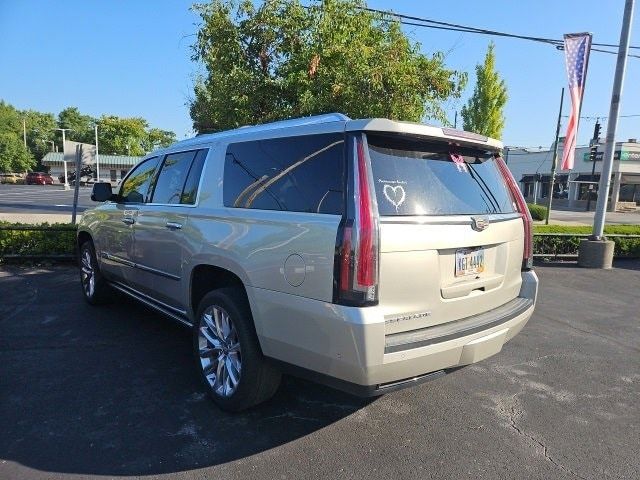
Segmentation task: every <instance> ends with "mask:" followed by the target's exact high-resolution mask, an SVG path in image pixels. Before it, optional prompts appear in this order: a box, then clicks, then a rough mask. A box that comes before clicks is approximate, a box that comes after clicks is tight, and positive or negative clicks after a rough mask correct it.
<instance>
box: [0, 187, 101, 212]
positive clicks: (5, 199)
mask: <svg viewBox="0 0 640 480" xmlns="http://www.w3.org/2000/svg"><path fill="white" fill-rule="evenodd" d="M73 193H74V192H73V187H71V190H64V189H63V188H62V185H0V213H23V214H24V213H27V214H29V213H31V214H34V213H48V214H52V213H57V214H61V213H71V211H72V210H73ZM78 193H79V195H78V212H83V211H84V210H86V209H87V208H89V207H92V206H94V205H95V204H94V203H93V202H92V201H91V198H90V196H91V188H90V187H80V189H79V191H78Z"/></svg>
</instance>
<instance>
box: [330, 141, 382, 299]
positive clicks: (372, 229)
mask: <svg viewBox="0 0 640 480" xmlns="http://www.w3.org/2000/svg"><path fill="white" fill-rule="evenodd" d="M353 147H354V148H353V149H352V160H351V165H350V169H349V170H350V175H349V178H350V179H351V180H350V184H349V185H348V191H349V193H350V195H349V197H350V201H349V205H348V208H347V211H348V212H349V213H348V214H347V215H346V216H345V218H344V219H343V221H342V223H341V227H340V231H339V232H338V242H337V246H336V261H335V268H334V271H335V277H336V278H335V282H334V285H335V287H334V302H335V303H339V304H342V305H351V306H368V305H375V304H377V302H378V263H379V262H378V256H379V253H378V236H379V235H378V214H377V212H378V206H377V203H376V199H375V192H374V190H373V186H372V179H371V172H370V167H369V162H368V159H367V155H366V143H365V140H364V138H363V137H357V138H355V139H354V144H353Z"/></svg>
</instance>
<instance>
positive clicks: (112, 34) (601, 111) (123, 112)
mask: <svg viewBox="0 0 640 480" xmlns="http://www.w3.org/2000/svg"><path fill="white" fill-rule="evenodd" d="M192 3H194V2H193V0H147V1H143V0H129V1H123V0H122V1H116V0H110V1H107V0H102V1H97V0H56V1H53V0H0V65H1V67H0V99H2V100H4V101H5V102H8V103H10V104H12V105H14V106H15V107H17V108H19V109H34V110H38V111H44V112H52V113H54V114H57V113H58V112H59V111H61V110H62V109H64V108H66V107H68V106H76V107H78V108H79V109H80V111H81V112H83V113H86V114H89V115H92V116H96V117H97V116H100V115H102V114H115V115H119V116H141V117H144V118H146V119H147V120H148V121H149V123H150V125H151V126H153V127H158V128H162V129H168V130H173V131H175V132H176V133H177V135H178V138H179V139H181V138H185V137H188V136H192V135H193V131H192V124H191V119H190V117H189V110H188V102H189V99H190V98H191V96H192V92H193V79H194V75H196V73H197V72H199V71H200V70H201V67H200V66H199V65H197V64H196V63H194V62H192V61H191V59H190V57H191V51H190V47H191V45H192V44H193V42H194V39H195V38H194V35H195V33H196V31H197V24H198V17H197V16H196V15H195V14H194V13H193V12H191V11H190V9H189V7H190V6H191V4H192ZM304 3H308V2H304ZM368 5H369V6H370V7H371V8H376V9H381V10H394V11H395V12H397V13H402V14H407V15H413V16H419V17H427V18H430V19H433V20H439V21H444V22H451V23H459V24H464V25H469V26H474V27H481V28H487V29H492V30H500V31H506V32H510V33H518V34H524V35H531V36H540V37H550V38H558V39H560V38H562V35H563V34H564V33H573V32H584V31H588V32H592V33H593V35H594V37H593V38H594V42H598V43H612V44H617V43H618V42H619V38H620V26H621V21H622V12H623V7H624V1H623V0H599V1H593V0H580V1H578V0H563V1H558V0H553V1H550V0H535V1H527V2H525V1H513V0H493V1H479V0H457V1H455V2H449V1H410V0H394V1H391V0H369V2H368ZM639 15H640V14H638V11H637V9H636V12H635V13H634V22H636V23H637V21H638V20H639ZM634 26H635V28H634V29H632V36H631V45H637V46H640V25H637V24H636V25H634ZM404 29H405V32H406V33H407V34H408V35H409V37H410V38H411V39H412V40H413V41H415V42H419V43H420V45H421V50H422V52H423V53H425V54H427V55H431V54H433V53H434V52H437V51H440V52H443V53H444V54H445V56H446V60H445V63H446V65H447V66H448V67H449V68H453V69H457V70H461V71H467V72H469V85H468V86H467V89H466V91H465V93H464V95H463V97H462V98H460V99H456V100H451V101H448V102H447V103H446V105H445V107H446V111H447V114H448V116H449V119H450V120H451V121H452V122H453V119H454V114H455V112H456V111H459V110H460V109H461V108H462V105H464V103H465V102H466V100H467V98H468V97H469V95H471V93H472V91H473V86H474V83H475V65H476V64H477V63H480V62H481V61H482V60H483V58H484V54H485V52H486V49H487V45H488V43H489V41H490V40H491V39H493V41H494V42H495V44H496V65H497V69H498V71H499V73H500V75H501V76H502V78H504V80H505V82H506V84H507V88H508V94H509V101H508V103H507V106H506V108H505V117H506V126H505V130H504V135H503V140H504V142H505V143H506V144H507V145H511V146H522V147H537V146H543V147H548V146H549V145H551V143H552V142H553V139H554V135H555V128H556V120H557V115H558V107H559V102H560V91H561V89H562V87H564V86H565V85H566V70H565V65H564V57H563V52H560V51H558V50H556V49H555V48H553V47H552V46H548V45H544V44H540V43H534V42H529V41H523V40H517V39H505V38H500V37H487V36H484V35H475V34H470V33H460V32H449V31H442V30H432V29H425V28H420V27H414V26H406V27H404ZM632 53H636V54H640V50H635V51H633V50H632ZM615 62H616V55H611V54H605V53H597V52H593V53H592V54H591V59H590V63H589V72H588V75H587V84H586V90H585V98H584V104H583V107H582V115H583V116H585V117H606V116H607V115H608V112H609V103H610V100H611V89H612V85H613V74H614V70H615ZM638 85H640V58H629V62H628V66H627V74H626V79H625V86H624V91H623V96H622V108H621V111H620V114H621V115H639V116H638V117H626V118H621V119H620V121H619V124H618V130H617V135H616V138H617V140H626V139H628V138H638V137H640V88H638ZM563 111H564V114H567V113H568V111H569V104H568V98H567V97H565V106H564V109H563ZM566 122H567V118H563V125H562V129H563V130H564V129H565V128H566ZM594 122H595V120H594V118H586V119H583V120H582V121H581V123H580V130H579V135H578V144H579V145H582V144H587V143H588V140H589V138H590V137H591V135H592V133H593V126H594ZM603 122H604V124H603V136H604V132H605V131H606V118H605V119H603ZM458 125H459V126H460V123H459V124H458ZM561 134H563V133H561Z"/></svg>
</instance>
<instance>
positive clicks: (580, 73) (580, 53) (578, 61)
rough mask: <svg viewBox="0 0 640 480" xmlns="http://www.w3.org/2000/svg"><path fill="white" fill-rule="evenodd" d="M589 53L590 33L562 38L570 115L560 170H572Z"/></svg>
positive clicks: (568, 35) (574, 34)
mask: <svg viewBox="0 0 640 480" xmlns="http://www.w3.org/2000/svg"><path fill="white" fill-rule="evenodd" d="M590 51H591V34H590V33H571V34H567V35H565V36H564V52H565V61H566V64H567V75H568V76H569V94H570V95H571V115H569V123H568V124H567V135H566V136H565V140H564V151H563V152H562V167H561V168H562V170H571V169H572V168H573V157H574V153H575V150H576V138H577V136H578V122H579V119H580V104H581V103H582V94H583V92H584V81H585V77H586V76H587V63H588V60H589V52H590Z"/></svg>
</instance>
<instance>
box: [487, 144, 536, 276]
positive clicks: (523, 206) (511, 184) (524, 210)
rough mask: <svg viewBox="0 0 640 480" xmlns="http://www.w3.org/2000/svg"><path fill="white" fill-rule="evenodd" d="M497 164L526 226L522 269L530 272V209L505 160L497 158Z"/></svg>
mask: <svg viewBox="0 0 640 480" xmlns="http://www.w3.org/2000/svg"><path fill="white" fill-rule="evenodd" d="M496 163H497V165H498V169H499V170H500V173H501V174H502V178H504V181H505V183H506V184H507V187H508V188H509V193H511V198H512V199H513V202H514V203H515V207H516V210H517V211H518V213H520V216H521V217H522V223H523V224H524V250H523V253H522V269H523V270H529V269H531V267H532V266H533V231H532V221H531V213H530V212H529V207H527V203H526V202H525V200H524V197H523V196H522V192H521V191H520V187H518V184H517V183H516V180H515V178H513V175H512V174H511V171H510V170H509V167H507V165H506V164H505V163H504V160H502V158H500V157H497V158H496Z"/></svg>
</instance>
